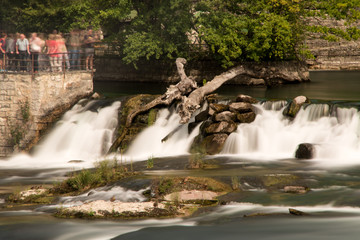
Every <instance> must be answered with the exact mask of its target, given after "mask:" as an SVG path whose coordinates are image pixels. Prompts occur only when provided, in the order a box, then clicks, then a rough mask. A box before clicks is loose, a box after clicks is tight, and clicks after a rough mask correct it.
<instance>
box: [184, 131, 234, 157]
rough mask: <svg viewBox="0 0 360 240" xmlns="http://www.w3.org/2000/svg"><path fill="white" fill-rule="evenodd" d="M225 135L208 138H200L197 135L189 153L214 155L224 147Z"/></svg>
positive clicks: (226, 136)
mask: <svg viewBox="0 0 360 240" xmlns="http://www.w3.org/2000/svg"><path fill="white" fill-rule="evenodd" d="M228 136H229V135H228V134H226V133H218V134H212V135H209V136H206V137H204V136H202V135H201V134H199V135H198V136H197V137H196V138H195V139H194V142H193V143H192V145H191V148H190V152H191V153H201V154H209V155H214V154H218V153H220V152H221V150H222V149H223V147H224V144H225V141H226V139H227V138H228Z"/></svg>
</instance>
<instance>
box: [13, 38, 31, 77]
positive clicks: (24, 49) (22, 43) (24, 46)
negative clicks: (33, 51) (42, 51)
mask: <svg viewBox="0 0 360 240" xmlns="http://www.w3.org/2000/svg"><path fill="white" fill-rule="evenodd" d="M16 54H18V55H19V59H20V70H21V71H24V72H25V71H26V59H27V57H28V55H30V46H29V40H27V38H25V35H24V34H23V33H22V34H20V38H19V39H18V40H17V41H16Z"/></svg>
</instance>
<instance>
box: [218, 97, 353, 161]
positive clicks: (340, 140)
mask: <svg viewBox="0 0 360 240" xmlns="http://www.w3.org/2000/svg"><path fill="white" fill-rule="evenodd" d="M268 105H269V103H265V104H258V105H256V108H257V113H258V114H257V116H256V119H255V121H254V122H252V123H250V124H240V125H239V126H238V129H237V131H236V132H235V133H232V134H231V135H230V136H229V138H228V139H227V141H226V143H225V146H224V148H223V151H222V154H226V155H229V154H230V155H236V156H240V157H244V158H251V159H256V160H276V159H284V158H293V157H294V153H295V151H296V149H297V146H298V145H299V144H300V143H313V144H315V146H316V159H315V160H314V162H316V163H318V164H322V165H324V166H339V165H351V164H360V140H359V136H360V121H359V118H360V114H359V112H358V110H357V109H355V108H336V109H335V110H334V112H333V113H331V112H330V107H329V105H328V104H312V105H309V106H307V107H304V108H302V109H301V110H300V111H299V113H298V115H297V116H296V118H295V119H294V120H290V119H287V118H286V117H284V116H283V115H282V110H283V109H280V110H274V109H276V108H271V107H270V108H269V106H268ZM274 105H278V103H274Z"/></svg>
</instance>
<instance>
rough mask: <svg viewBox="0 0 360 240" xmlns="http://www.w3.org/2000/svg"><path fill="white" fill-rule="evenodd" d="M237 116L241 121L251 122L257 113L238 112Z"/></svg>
mask: <svg viewBox="0 0 360 240" xmlns="http://www.w3.org/2000/svg"><path fill="white" fill-rule="evenodd" d="M236 118H237V120H238V121H239V122H240V123H251V122H253V121H254V120H255V118H256V114H255V113H254V112H253V111H251V112H248V113H238V114H236Z"/></svg>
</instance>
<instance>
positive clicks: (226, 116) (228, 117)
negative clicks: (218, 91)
mask: <svg viewBox="0 0 360 240" xmlns="http://www.w3.org/2000/svg"><path fill="white" fill-rule="evenodd" d="M214 120H215V122H223V121H226V122H230V121H235V120H236V115H235V114H234V113H232V112H230V111H224V112H221V113H218V114H215V115H214Z"/></svg>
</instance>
